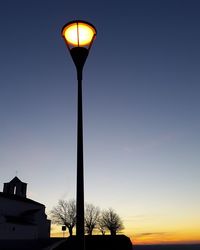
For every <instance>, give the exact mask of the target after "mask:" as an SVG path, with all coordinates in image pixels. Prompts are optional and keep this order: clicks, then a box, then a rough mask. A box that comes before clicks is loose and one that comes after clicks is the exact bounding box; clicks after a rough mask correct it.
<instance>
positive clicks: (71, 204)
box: [50, 200, 76, 236]
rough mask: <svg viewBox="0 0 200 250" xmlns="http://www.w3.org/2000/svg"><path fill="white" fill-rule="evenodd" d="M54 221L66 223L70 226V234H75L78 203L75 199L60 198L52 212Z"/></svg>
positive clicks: (61, 223) (60, 223)
mask: <svg viewBox="0 0 200 250" xmlns="http://www.w3.org/2000/svg"><path fill="white" fill-rule="evenodd" d="M50 214H51V219H52V221H53V223H55V224H59V225H65V226H66V227H67V228H68V231H69V235H70V236H72V235H73V228H74V226H75V225H76V203H75V200H69V201H65V200H59V201H58V205H57V206H55V207H54V208H53V209H52V210H51V212H50Z"/></svg>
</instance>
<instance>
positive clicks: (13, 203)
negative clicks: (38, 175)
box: [0, 177, 51, 239]
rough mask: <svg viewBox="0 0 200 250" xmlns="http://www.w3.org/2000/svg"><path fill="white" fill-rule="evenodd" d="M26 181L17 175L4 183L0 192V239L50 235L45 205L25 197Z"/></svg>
mask: <svg viewBox="0 0 200 250" xmlns="http://www.w3.org/2000/svg"><path fill="white" fill-rule="evenodd" d="M26 190H27V183H24V182H22V181H20V179H19V178H18V177H15V178H13V179H12V180H11V181H10V182H8V183H4V188H3V192H0V239H43V238H49V237H50V224H51V221H50V220H47V216H46V214H45V206H44V205H43V204H41V203H39V202H36V201H34V200H31V199H28V198H26Z"/></svg>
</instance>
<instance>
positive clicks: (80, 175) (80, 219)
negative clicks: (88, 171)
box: [76, 69, 85, 250]
mask: <svg viewBox="0 0 200 250" xmlns="http://www.w3.org/2000/svg"><path fill="white" fill-rule="evenodd" d="M77 78H78V110H77V197H76V202H77V204H76V206H77V207H76V211H77V218H76V219H77V221H76V235H77V238H78V245H79V250H84V248H85V247H84V245H85V242H84V231H85V226H84V224H85V223H84V169H83V168H84V167H83V107H82V69H77Z"/></svg>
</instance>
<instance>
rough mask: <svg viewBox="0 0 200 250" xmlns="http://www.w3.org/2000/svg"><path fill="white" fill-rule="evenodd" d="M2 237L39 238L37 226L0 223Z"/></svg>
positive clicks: (0, 236)
mask: <svg viewBox="0 0 200 250" xmlns="http://www.w3.org/2000/svg"><path fill="white" fill-rule="evenodd" d="M0 239H4V240H8V239H12V240H17V239H38V232H37V226H34V225H20V224H17V225H16V224H12V223H2V224H0Z"/></svg>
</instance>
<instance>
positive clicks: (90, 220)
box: [85, 204, 100, 235]
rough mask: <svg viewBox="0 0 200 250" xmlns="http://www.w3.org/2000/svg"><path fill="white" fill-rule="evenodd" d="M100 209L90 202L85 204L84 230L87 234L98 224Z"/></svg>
mask: <svg viewBox="0 0 200 250" xmlns="http://www.w3.org/2000/svg"><path fill="white" fill-rule="evenodd" d="M99 215H100V209H99V208H98V207H95V206H94V205H92V204H86V210H85V230H86V233H87V234H88V235H92V231H93V230H94V229H95V228H96V226H97V224H98V219H99Z"/></svg>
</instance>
